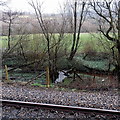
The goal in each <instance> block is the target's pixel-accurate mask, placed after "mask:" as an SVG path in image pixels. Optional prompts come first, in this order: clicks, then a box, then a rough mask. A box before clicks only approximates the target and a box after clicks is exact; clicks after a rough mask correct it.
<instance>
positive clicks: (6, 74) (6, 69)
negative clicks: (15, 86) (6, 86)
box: [5, 65, 9, 81]
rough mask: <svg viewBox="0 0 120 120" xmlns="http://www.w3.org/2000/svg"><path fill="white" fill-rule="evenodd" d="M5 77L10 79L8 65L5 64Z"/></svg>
mask: <svg viewBox="0 0 120 120" xmlns="http://www.w3.org/2000/svg"><path fill="white" fill-rule="evenodd" d="M5 79H6V80H7V81H9V78H8V68H7V65H5Z"/></svg>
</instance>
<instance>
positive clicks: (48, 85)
mask: <svg viewBox="0 0 120 120" xmlns="http://www.w3.org/2000/svg"><path fill="white" fill-rule="evenodd" d="M46 82H47V87H48V88H49V87H50V72H49V67H47V68H46Z"/></svg>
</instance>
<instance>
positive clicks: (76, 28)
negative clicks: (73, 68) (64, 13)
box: [69, 1, 88, 60]
mask: <svg viewBox="0 0 120 120" xmlns="http://www.w3.org/2000/svg"><path fill="white" fill-rule="evenodd" d="M86 3H87V2H78V1H75V2H74V3H73V4H74V6H72V12H71V13H73V14H72V17H71V20H70V22H71V28H72V29H73V30H72V31H73V38H72V47H71V52H70V56H69V60H72V59H73V57H74V56H75V54H76V52H77V49H78V46H79V41H80V33H81V28H82V25H83V23H84V21H85V18H86V14H87V9H88V8H87V7H86ZM79 8H80V9H79ZM78 16H79V17H78Z"/></svg>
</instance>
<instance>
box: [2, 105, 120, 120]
mask: <svg viewBox="0 0 120 120" xmlns="http://www.w3.org/2000/svg"><path fill="white" fill-rule="evenodd" d="M2 118H3V119H8V118H9V119H20V118H23V119H28V118H29V119H35V120H36V119H39V118H40V119H42V120H43V119H45V120H46V118H49V119H50V118H56V119H58V120H60V119H63V118H68V119H70V120H71V119H72V120H76V119H77V120H78V119H79V120H120V119H119V116H118V115H101V114H95V113H90V114H88V113H81V112H73V111H71V112H68V111H67V112H65V111H57V110H55V109H51V110H48V109H37V108H36V109H35V108H27V107H13V106H3V115H2ZM40 119H39V120H40Z"/></svg>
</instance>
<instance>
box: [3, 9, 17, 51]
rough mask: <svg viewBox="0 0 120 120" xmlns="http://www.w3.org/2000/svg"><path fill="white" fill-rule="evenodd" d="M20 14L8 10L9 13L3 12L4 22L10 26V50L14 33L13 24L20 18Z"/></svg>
mask: <svg viewBox="0 0 120 120" xmlns="http://www.w3.org/2000/svg"><path fill="white" fill-rule="evenodd" d="M18 15H19V13H18V12H12V10H10V9H9V10H8V11H7V12H3V17H2V21H3V22H4V23H6V24H7V25H8V35H7V36H8V50H10V48H11V44H10V42H11V33H12V24H14V20H15V19H16V18H17V17H18Z"/></svg>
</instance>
